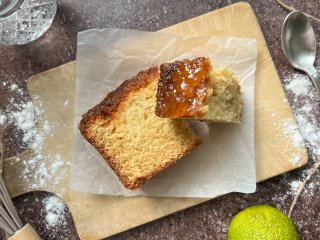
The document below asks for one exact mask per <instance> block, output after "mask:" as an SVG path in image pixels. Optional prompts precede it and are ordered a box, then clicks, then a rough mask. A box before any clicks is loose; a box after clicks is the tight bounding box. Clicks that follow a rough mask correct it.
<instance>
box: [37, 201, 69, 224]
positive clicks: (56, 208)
mask: <svg viewBox="0 0 320 240" xmlns="http://www.w3.org/2000/svg"><path fill="white" fill-rule="evenodd" d="M43 204H44V210H45V220H46V227H47V228H52V227H56V226H63V225H66V224H67V222H66V218H65V209H66V205H65V204H64V202H63V201H62V200H61V199H60V198H59V197H56V196H50V197H47V198H45V199H44V200H43Z"/></svg>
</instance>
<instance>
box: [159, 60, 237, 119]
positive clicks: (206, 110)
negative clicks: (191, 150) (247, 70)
mask: <svg viewBox="0 0 320 240" xmlns="http://www.w3.org/2000/svg"><path fill="white" fill-rule="evenodd" d="M242 107H243V100H242V94H241V91H240V85H239V83H238V81H237V80H236V78H235V77H234V75H233V73H232V72H230V71H229V70H227V69H224V68H219V69H212V66H211V62H210V60H209V59H208V58H204V57H199V58H196V59H193V60H187V59H185V60H182V61H175V62H173V63H165V64H162V65H161V66H160V80H159V83H158V88H157V104H156V109H155V113H156V115H157V116H159V117H163V118H193V119H199V120H205V121H212V122H224V123H240V122H241V115H242Z"/></svg>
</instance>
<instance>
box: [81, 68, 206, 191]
mask: <svg viewBox="0 0 320 240" xmlns="http://www.w3.org/2000/svg"><path fill="white" fill-rule="evenodd" d="M158 79H159V72H158V68H157V67H152V68H150V69H147V70H145V71H141V72H139V73H138V74H137V75H136V76H135V77H133V78H131V79H129V80H127V81H125V82H123V83H122V84H121V85H120V86H119V87H118V88H117V89H116V90H114V91H112V92H110V93H109V94H108V95H107V97H106V98H105V99H104V100H103V101H102V102H101V103H99V104H98V105H96V106H95V107H93V108H92V109H90V110H89V111H88V112H87V113H85V114H84V115H83V117H82V120H81V121H80V124H79V129H80V132H81V134H82V136H83V137H84V138H85V139H86V140H87V141H89V142H90V143H91V144H92V145H93V146H94V147H95V148H96V149H97V150H98V151H99V152H100V154H101V155H102V156H103V158H104V159H105V160H106V162H107V163H108V164H109V166H110V167H111V168H112V169H113V171H114V172H115V173H116V174H117V176H118V177H119V179H120V181H121V182H122V184H123V185H124V186H125V187H126V188H128V189H131V190H134V189H137V188H139V187H141V186H142V185H143V184H145V183H146V182H147V181H148V180H149V179H150V178H152V177H153V176H155V175H156V174H158V173H159V172H161V171H162V170H163V169H165V168H167V167H169V166H170V165H171V164H173V163H175V162H176V161H178V160H179V159H181V158H182V157H183V156H184V155H186V154H187V153H189V152H190V151H191V150H192V149H194V148H195V147H196V146H198V145H199V144H200V143H201V142H200V139H198V140H197V141H194V143H193V144H192V145H191V144H190V145H189V146H188V148H187V149H186V151H184V152H181V153H179V154H178V155H177V156H176V157H175V158H173V159H170V161H168V162H166V163H165V164H164V165H162V166H161V167H158V168H155V169H154V170H153V171H152V172H151V173H149V174H145V175H144V176H143V177H140V178H139V179H137V180H136V181H130V179H129V178H128V176H127V175H125V172H123V170H122V166H121V164H119V163H118V162H117V159H116V157H115V156H112V155H111V156H110V154H109V153H108V149H106V147H105V146H104V143H103V142H102V143H101V142H100V141H99V140H98V139H97V136H96V135H95V132H92V130H91V129H92V126H96V125H101V124H103V125H104V126H105V125H107V124H109V123H110V122H111V121H112V120H113V119H115V118H116V115H117V113H118V112H119V111H121V109H123V107H121V106H122V105H123V104H124V102H125V101H126V100H127V99H128V97H129V94H130V93H131V92H135V91H138V90H139V89H140V88H144V87H147V86H148V85H149V84H150V83H151V82H154V81H158ZM128 127H129V126H128ZM133 140H134V139H133Z"/></svg>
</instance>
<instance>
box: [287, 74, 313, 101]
mask: <svg viewBox="0 0 320 240" xmlns="http://www.w3.org/2000/svg"><path fill="white" fill-rule="evenodd" d="M311 86H312V84H311V82H310V80H309V79H308V78H306V77H305V76H303V77H301V75H300V74H294V75H293V76H292V79H291V80H290V81H289V84H287V85H286V89H287V90H288V91H291V92H292V93H293V94H295V95H296V96H299V95H307V94H308V93H309V91H310V88H311Z"/></svg>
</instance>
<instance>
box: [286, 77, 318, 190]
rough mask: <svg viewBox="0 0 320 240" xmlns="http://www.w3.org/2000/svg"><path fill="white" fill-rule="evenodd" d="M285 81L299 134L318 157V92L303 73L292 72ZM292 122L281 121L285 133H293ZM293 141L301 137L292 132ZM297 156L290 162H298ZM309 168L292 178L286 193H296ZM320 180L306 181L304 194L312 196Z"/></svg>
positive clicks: (297, 140)
mask: <svg viewBox="0 0 320 240" xmlns="http://www.w3.org/2000/svg"><path fill="white" fill-rule="evenodd" d="M284 82H285V83H286V85H285V89H286V90H287V92H288V93H289V94H290V95H289V97H290V99H291V100H292V102H291V103H292V105H293V107H292V108H293V112H294V114H295V118H296V121H297V123H298V126H299V130H300V132H301V135H302V136H303V139H304V142H305V144H306V147H307V148H308V150H309V154H310V155H311V157H312V158H313V159H315V160H317V159H319V157H320V121H319V120H320V118H319V116H320V107H319V102H320V98H319V94H318V93H317V92H316V91H315V88H314V87H313V84H312V81H311V80H310V79H309V77H308V76H307V75H305V74H299V73H296V74H293V75H292V76H290V77H288V78H287V79H285V81H284ZM296 130H297V129H295V127H293V124H292V123H291V122H289V121H288V120H284V122H283V131H284V133H285V134H293V131H296ZM293 142H294V145H295V146H298V145H300V143H301V139H300V138H299V137H298V136H296V135H295V134H294V137H293ZM300 160H301V159H300V157H299V156H293V157H292V158H291V159H290V163H292V164H298V163H299V162H300ZM308 172H309V170H304V171H302V175H301V176H300V179H301V181H300V180H293V181H291V182H289V185H290V189H291V192H288V194H290V195H293V194H295V193H296V191H297V189H298V188H299V186H300V184H301V182H302V181H303V180H304V179H305V178H306V176H307V175H308ZM319 186H320V182H311V183H309V184H308V183H307V185H306V187H305V189H304V194H307V195H308V196H313V194H314V191H315V189H317V188H319Z"/></svg>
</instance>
